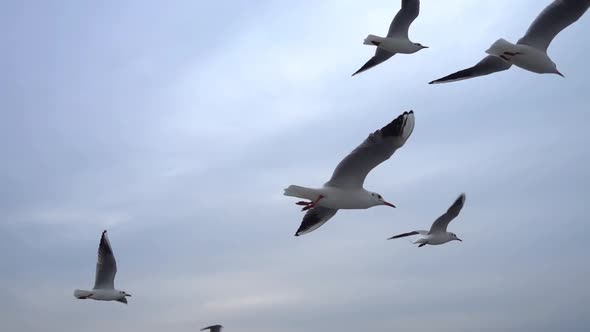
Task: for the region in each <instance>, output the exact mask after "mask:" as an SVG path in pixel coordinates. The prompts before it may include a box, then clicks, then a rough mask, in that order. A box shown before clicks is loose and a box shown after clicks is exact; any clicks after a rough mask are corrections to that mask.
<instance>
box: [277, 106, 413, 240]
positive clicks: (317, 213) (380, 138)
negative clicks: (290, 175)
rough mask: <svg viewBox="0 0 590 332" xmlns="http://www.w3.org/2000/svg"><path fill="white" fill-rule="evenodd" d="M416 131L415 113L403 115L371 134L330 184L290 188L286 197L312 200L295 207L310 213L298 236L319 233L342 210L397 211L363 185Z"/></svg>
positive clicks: (344, 161) (296, 234)
mask: <svg viewBox="0 0 590 332" xmlns="http://www.w3.org/2000/svg"><path fill="white" fill-rule="evenodd" d="M413 130H414V112H413V111H409V112H404V113H403V114H401V115H399V116H398V117H397V118H395V119H394V120H393V121H391V122H390V123H389V124H388V125H386V126H385V127H383V128H381V129H380V130H377V131H375V132H374V133H372V134H370V135H369V137H368V138H367V139H366V140H365V141H364V142H363V143H362V144H361V145H359V146H358V147H357V148H356V149H354V151H352V152H351V153H350V154H349V155H348V156H346V158H344V159H343V160H342V161H341V162H340V164H338V166H337V167H336V169H335V170H334V173H333V174H332V178H331V179H330V181H328V182H326V183H325V184H324V186H323V187H322V188H317V189H313V188H305V187H300V186H295V185H291V186H289V187H288V188H287V189H285V193H284V195H285V196H291V197H299V198H304V199H308V200H310V201H309V202H305V201H300V202H297V203H295V204H297V205H302V206H303V209H302V211H307V213H306V214H305V216H304V217H303V222H302V223H301V226H300V227H299V229H298V230H297V232H296V233H295V236H299V235H303V234H305V233H309V232H311V231H314V230H316V229H317V228H318V227H320V226H322V225H323V224H324V223H326V222H327V221H328V220H330V218H332V217H333V216H334V215H335V214H336V212H337V211H338V210H339V209H368V208H370V207H373V206H377V205H386V206H390V207H395V205H393V204H391V203H389V202H387V201H386V200H385V199H384V198H383V196H381V195H380V194H378V193H375V192H371V191H367V190H365V189H364V188H363V183H364V182H365V178H366V177H367V175H368V174H369V172H370V171H371V170H372V169H373V168H375V167H377V165H379V164H381V163H382V162H384V161H386V160H387V159H389V158H390V157H391V156H392V155H393V153H394V152H395V151H396V150H397V149H399V148H401V147H402V146H403V145H404V143H406V140H407V139H408V137H410V135H411V134H412V131H413Z"/></svg>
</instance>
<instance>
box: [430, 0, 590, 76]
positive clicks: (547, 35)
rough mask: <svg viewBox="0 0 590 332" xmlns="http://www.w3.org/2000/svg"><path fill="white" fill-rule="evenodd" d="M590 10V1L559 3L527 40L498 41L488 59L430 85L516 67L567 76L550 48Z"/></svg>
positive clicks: (535, 25)
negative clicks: (559, 66)
mask: <svg viewBox="0 0 590 332" xmlns="http://www.w3.org/2000/svg"><path fill="white" fill-rule="evenodd" d="M588 7H590V0H555V1H553V2H552V3H551V4H550V5H549V6H547V7H546V8H545V9H544V10H543V11H542V12H541V14H539V16H537V18H536V19H535V21H534V22H533V24H531V26H530V27H529V29H528V30H527V32H526V34H525V35H524V37H522V38H520V40H518V42H517V43H516V45H515V44H512V43H510V42H508V41H506V40H504V39H498V40H497V41H496V42H495V43H494V44H492V46H491V47H490V48H489V49H488V50H487V51H486V53H487V54H489V55H488V56H486V57H485V58H483V60H481V61H480V62H479V63H477V64H476V65H475V66H473V67H471V68H467V69H463V70H461V71H458V72H456V73H453V74H450V75H448V76H445V77H443V78H439V79H437V80H434V81H432V82H430V84H437V83H448V82H455V81H461V80H465V79H469V78H473V77H478V76H484V75H489V74H492V73H495V72H499V71H504V70H507V69H509V68H510V67H511V66H512V65H516V66H518V67H520V68H523V69H526V70H528V71H532V72H534V73H539V74H557V75H559V76H562V77H563V75H562V74H561V73H560V72H559V70H557V65H556V64H555V63H554V62H553V61H552V60H551V59H550V58H549V56H548V55H547V48H548V47H549V44H551V41H552V40H553V38H555V36H557V34H558V33H559V32H561V30H563V29H565V28H566V27H568V26H569V25H570V24H572V23H574V22H576V21H577V20H578V19H579V18H580V17H582V15H583V14H584V13H585V12H586V10H587V9H588Z"/></svg>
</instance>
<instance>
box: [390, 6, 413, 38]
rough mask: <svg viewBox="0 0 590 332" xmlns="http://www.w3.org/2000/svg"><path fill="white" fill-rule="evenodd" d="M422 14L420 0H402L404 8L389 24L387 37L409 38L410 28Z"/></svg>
mask: <svg viewBox="0 0 590 332" xmlns="http://www.w3.org/2000/svg"><path fill="white" fill-rule="evenodd" d="M418 14H420V1H419V0H402V8H401V9H400V10H399V12H397V14H396V15H395V17H394V18H393V21H392V22H391V24H390V25H389V32H387V37H393V36H396V37H403V38H408V30H409V29H410V25H411V24H412V22H414V20H415V19H416V17H418Z"/></svg>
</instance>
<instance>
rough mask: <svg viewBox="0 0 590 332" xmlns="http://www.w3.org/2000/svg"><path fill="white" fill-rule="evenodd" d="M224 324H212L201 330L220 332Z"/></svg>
mask: <svg viewBox="0 0 590 332" xmlns="http://www.w3.org/2000/svg"><path fill="white" fill-rule="evenodd" d="M222 328H223V326H221V325H211V326H207V327H204V328H202V329H201V331H205V330H210V331H211V332H220V331H221V329H222Z"/></svg>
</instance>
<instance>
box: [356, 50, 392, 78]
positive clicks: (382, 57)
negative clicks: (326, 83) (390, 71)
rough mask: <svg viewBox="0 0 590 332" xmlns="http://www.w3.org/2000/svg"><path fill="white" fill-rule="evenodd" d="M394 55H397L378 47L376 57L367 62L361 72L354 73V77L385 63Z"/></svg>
mask: <svg viewBox="0 0 590 332" xmlns="http://www.w3.org/2000/svg"><path fill="white" fill-rule="evenodd" d="M394 55H395V53H391V52H387V51H386V50H384V49H382V48H379V47H377V49H376V50H375V55H374V56H373V57H372V58H370V59H369V61H367V62H366V63H365V64H364V65H363V66H362V67H361V68H360V69H359V70H357V71H356V72H354V74H352V76H354V75H356V74H359V73H362V72H364V71H365V70H368V69H371V68H373V67H375V66H376V65H378V64H380V63H382V62H385V61H386V60H387V59H389V58H391V57H392V56H394Z"/></svg>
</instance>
